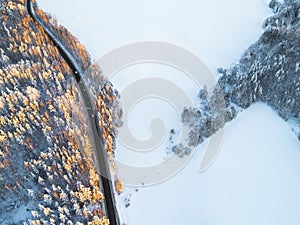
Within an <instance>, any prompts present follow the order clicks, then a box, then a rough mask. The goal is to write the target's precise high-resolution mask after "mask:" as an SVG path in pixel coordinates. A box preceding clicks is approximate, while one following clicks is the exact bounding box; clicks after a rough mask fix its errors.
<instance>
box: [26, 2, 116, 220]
mask: <svg viewBox="0 0 300 225" xmlns="http://www.w3.org/2000/svg"><path fill="white" fill-rule="evenodd" d="M25 8H26V10H27V13H28V14H29V15H30V17H31V18H32V19H33V20H34V21H36V22H37V23H38V24H39V25H40V26H41V27H42V28H43V29H44V31H45V33H46V34H47V35H48V36H49V38H50V39H51V40H52V41H53V43H54V45H55V46H56V47H57V48H58V50H59V53H60V54H61V56H62V57H63V59H64V60H65V61H66V62H67V63H68V65H69V66H70V68H71V69H72V71H73V74H74V76H75V78H76V81H77V82H78V85H79V88H80V91H81V93H82V96H83V100H84V103H85V105H86V108H87V112H88V118H89V120H90V124H91V127H92V135H93V140H94V143H95V149H96V158H97V161H98V164H99V169H100V171H99V172H100V174H99V175H100V180H101V182H102V188H103V194H104V196H105V207H106V209H105V212H106V215H107V217H108V219H109V221H110V224H111V225H120V221H119V216H118V212H117V209H116V204H115V197H114V189H113V184H112V181H111V180H112V179H111V178H112V177H111V174H110V170H109V165H108V161H107V154H106V150H105V148H104V146H103V144H102V142H101V135H100V129H99V127H98V125H97V124H98V122H97V121H99V118H98V114H97V113H95V112H94V111H93V109H94V107H93V104H92V102H91V99H90V96H89V93H88V91H87V86H86V84H85V82H84V80H83V79H82V77H83V74H84V71H82V70H81V68H80V67H79V66H78V65H77V63H76V61H75V59H74V57H73V56H72V54H71V53H70V52H69V51H68V50H66V48H65V47H64V45H63V44H62V43H61V42H60V41H59V40H58V39H57V38H56V36H55V35H54V34H53V33H52V32H51V31H50V29H49V28H47V27H45V26H44V25H43V23H42V22H41V21H40V19H39V18H38V16H37V15H36V13H35V10H34V8H33V4H32V2H31V0H26V1H25Z"/></svg>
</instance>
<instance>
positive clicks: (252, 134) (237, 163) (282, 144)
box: [126, 103, 300, 225]
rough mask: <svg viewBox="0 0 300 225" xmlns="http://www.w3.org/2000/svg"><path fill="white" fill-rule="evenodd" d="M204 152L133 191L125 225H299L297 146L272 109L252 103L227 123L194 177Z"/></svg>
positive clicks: (299, 149) (298, 151) (288, 130)
mask: <svg viewBox="0 0 300 225" xmlns="http://www.w3.org/2000/svg"><path fill="white" fill-rule="evenodd" d="M204 148H205V144H204V145H203V146H201V149H200V151H197V152H196V154H195V155H194V156H193V158H192V160H191V162H190V163H189V164H188V165H187V166H186V167H185V168H184V169H183V170H182V171H181V172H180V173H179V174H178V175H177V176H175V177H173V178H172V179H170V180H168V181H167V182H165V183H162V184H160V185H158V186H153V187H148V188H143V189H140V190H139V191H138V192H137V193H134V192H133V193H134V194H133V197H132V198H131V206H130V207H128V208H127V210H126V216H127V219H128V224H130V225H131V224H143V225H152V224H158V225H160V224H164V225H190V224H204V225H252V224H264V225H284V224H300V214H299V208H300V193H299V188H300V176H299V171H300V164H299V161H300V143H299V141H298V140H297V138H296V137H295V135H294V134H293V133H292V131H291V129H290V127H289V126H288V124H287V123H286V122H285V121H283V120H282V119H281V118H280V117H278V115H277V114H276V113H274V111H273V110H272V109H271V108H269V107H267V106H266V105H264V104H260V103H257V104H255V105H253V106H251V107H250V108H249V109H247V110H245V111H244V112H242V113H240V114H239V115H238V117H237V118H236V119H234V120H233V121H232V122H230V123H229V124H228V125H227V129H226V135H225V138H224V141H223V145H222V149H221V152H220V155H219V156H218V158H217V159H216V161H215V163H214V164H213V165H212V166H211V167H210V168H209V169H208V170H207V171H206V172H205V173H199V172H198V171H199V162H200V160H201V157H202V155H203V151H201V150H203V149H204Z"/></svg>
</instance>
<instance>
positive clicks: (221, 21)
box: [39, 0, 300, 225]
mask: <svg viewBox="0 0 300 225" xmlns="http://www.w3.org/2000/svg"><path fill="white" fill-rule="evenodd" d="M39 3H40V6H41V8H43V9H45V10H46V11H48V12H52V13H53V14H55V15H56V16H57V18H58V20H59V21H60V23H61V24H63V25H65V26H66V27H68V28H69V29H70V31H71V32H72V33H73V34H74V35H75V36H77V37H78V38H79V40H80V41H81V42H82V43H84V44H85V45H86V47H87V49H88V50H89V52H90V53H91V55H92V57H93V58H94V59H97V58H99V57H101V56H103V55H104V54H105V53H107V52H109V51H110V50H112V49H114V48H116V47H118V46H122V45H124V44H128V43H132V42H136V41H144V40H157V41H166V42H170V43H173V44H177V45H180V46H183V47H186V48H188V49H189V50H191V51H193V52H194V53H196V54H197V55H198V56H199V57H200V58H201V59H202V60H203V61H204V62H205V63H206V64H207V65H208V67H209V68H210V69H211V71H212V72H213V73H215V71H216V69H217V68H218V67H220V66H222V67H225V68H226V67H229V65H230V64H233V63H234V62H235V61H237V60H238V59H239V57H240V56H241V54H242V53H243V51H244V50H245V49H246V48H247V47H248V46H249V45H250V44H251V43H254V42H255V41H256V40H257V39H258V38H259V36H260V34H261V33H262V29H261V25H262V22H263V21H264V20H265V19H266V18H267V17H268V16H269V15H271V11H270V10H269V9H268V7H267V2H266V1H261V0H253V1H246V0H228V1H222V2H220V1H204V0H201V1H199V0H187V1H184V2H183V1H172V2H170V1H150V0H131V1H116V0H113V1H109V2H107V1H102V0H101V1H95V0H88V1H85V2H84V4H82V1H78V0H72V1H71V0H65V1H58V0H53V1H51V2H50V1H46V0H39ZM126 73H127V74H133V76H130V78H128V79H126V78H125V79H124V77H127V76H125V75H126ZM161 73H162V74H161ZM150 75H151V76H155V75H158V76H163V77H165V78H168V79H170V80H175V81H177V82H178V85H182V88H183V89H185V90H186V91H187V93H188V94H189V95H190V96H191V98H194V97H195V95H196V92H197V89H196V88H195V86H192V84H190V83H189V82H188V81H185V82H183V81H184V77H182V74H181V78H180V74H177V73H176V72H174V71H172V69H166V68H161V67H160V66H157V65H156V66H151V65H150V66H149V65H147V66H143V67H142V68H141V67H140V66H134V67H131V68H128V69H127V70H125V71H122V72H120V73H119V74H117V75H116V76H115V78H114V79H113V83H114V85H115V86H116V87H117V88H118V89H119V90H120V91H122V89H124V88H125V87H126V85H128V84H129V83H130V82H133V81H134V80H138V79H141V78H143V77H147V76H150ZM177 77H178V78H177ZM149 101H150V102H149ZM149 101H148V102H144V103H140V105H137V107H136V108H135V109H134V110H133V111H132V115H131V118H132V119H131V121H132V122H130V123H129V125H130V128H131V130H132V132H133V134H135V135H136V136H137V137H138V138H141V139H143V138H146V137H147V135H149V132H148V133H147V131H148V130H147V129H148V125H149V121H151V119H153V117H154V116H156V117H160V118H162V120H164V121H166V125H167V129H171V128H178V127H179V123H178V121H179V117H178V115H177V114H176V112H175V111H172V108H170V106H165V105H164V103H159V102H157V101H155V100H152V101H151V100H149ZM156 106H159V107H160V109H161V110H159V111H153V110H151V109H154V108H157V107H156ZM166 112H168V113H166ZM171 113H172V114H171ZM174 126H175V127H174ZM165 144H166V143H163V145H162V147H161V149H159V150H158V151H157V152H156V153H154V154H152V155H148V157H147V158H143V157H139V156H133V153H130V152H129V151H127V152H126V150H125V149H122V148H121V147H120V145H118V150H117V151H118V152H117V154H118V157H119V160H124V161H126V162H127V163H131V164H133V163H137V164H139V163H142V164H145V163H148V164H151V163H154V162H157V161H160V160H162V157H163V156H164V155H163V151H164V150H165V149H164V146H165ZM204 148H205V144H203V145H202V146H200V148H199V149H198V151H197V152H196V154H195V155H194V157H193V159H192V161H191V162H190V163H189V164H188V166H187V167H186V168H185V169H184V170H183V171H181V172H180V173H179V174H178V175H177V176H176V177H174V178H172V179H170V180H169V181H167V182H166V183H163V184H161V185H158V186H153V187H150V188H143V189H140V190H139V191H138V192H135V191H130V190H129V191H128V193H127V194H130V193H131V194H132V197H131V200H130V202H131V205H130V207H128V208H126V209H125V213H124V215H125V216H126V217H127V220H128V224H129V225H136V224H137V225H140V224H143V225H148V224H149V225H150V224H157V225H159V224H172V225H173V224H174V225H190V224H200V223H201V224H204V225H205V224H207V225H218V224H219V225H227V224H228V225H235V224H236V225H248V224H249V225H250V224H251V225H252V224H265V225H268V224H270V225H277V224H278V225H279V224H280V225H283V224H300V216H299V213H298V212H297V209H299V205H300V201H299V200H300V195H299V193H298V191H297V190H299V188H300V178H299V174H298V173H299V163H298V162H299V161H300V152H299V149H300V144H299V142H298V141H297V140H296V138H295V136H294V134H293V133H292V131H291V130H290V128H289V126H288V125H287V124H286V123H285V122H284V121H283V120H282V119H281V118H280V117H279V116H277V115H276V114H275V113H274V112H273V111H272V110H271V109H270V108H268V107H267V106H265V105H263V104H255V105H254V106H252V107H251V108H249V109H247V110H246V111H244V112H243V113H241V114H240V115H239V116H238V117H237V119H235V120H234V121H232V122H231V123H230V124H228V126H227V129H226V136H225V138H224V143H223V145H222V148H221V154H220V155H219V157H218V158H217V160H216V162H215V163H214V164H213V166H212V167H211V168H210V169H209V170H208V171H207V172H205V173H198V172H197V171H198V168H199V164H200V160H201V157H202V155H203V152H204V151H203V149H204ZM138 160H139V161H138ZM187 193H188V196H187V195H186V194H187ZM141 221H142V223H141Z"/></svg>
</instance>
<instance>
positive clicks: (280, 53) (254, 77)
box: [173, 0, 300, 153]
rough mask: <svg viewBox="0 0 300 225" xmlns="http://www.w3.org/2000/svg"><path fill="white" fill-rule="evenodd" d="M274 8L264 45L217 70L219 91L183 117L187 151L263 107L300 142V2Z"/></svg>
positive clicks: (202, 95) (205, 94)
mask: <svg viewBox="0 0 300 225" xmlns="http://www.w3.org/2000/svg"><path fill="white" fill-rule="evenodd" d="M270 7H271V8H272V9H273V12H274V15H273V16H271V17H270V18H268V19H267V20H266V21H265V22H264V24H263V27H264V33H263V34H262V36H261V37H260V38H259V40H258V41H257V42H256V43H254V44H253V45H251V46H250V47H249V48H248V49H247V50H246V51H245V52H244V54H243V55H242V57H241V59H240V61H239V62H238V63H237V64H236V65H234V66H233V67H232V68H229V69H223V68H220V69H219V70H218V72H219V73H220V74H221V76H220V78H219V80H218V83H217V84H216V85H215V87H213V88H212V89H211V90H207V89H206V88H204V89H203V90H200V92H199V96H198V97H199V102H198V104H199V107H197V108H189V109H185V110H184V111H183V113H182V122H183V124H184V125H185V126H187V127H188V128H189V130H190V132H189V136H188V137H187V138H188V146H196V145H198V144H199V143H201V142H203V140H204V139H205V138H206V137H209V136H211V135H212V134H214V133H215V132H216V131H217V130H218V129H220V128H221V127H223V126H224V124H225V122H227V121H230V120H232V119H233V118H235V116H236V115H237V113H238V112H240V111H241V110H243V109H245V108H247V107H249V106H250V105H251V104H253V103H255V102H258V101H260V102H265V103H267V104H268V105H269V106H271V107H272V108H273V109H274V110H275V111H276V112H278V114H279V115H280V116H281V117H282V118H283V119H284V120H286V121H288V122H289V124H290V125H291V127H292V129H293V131H294V132H295V134H296V135H297V136H298V138H299V140H300V104H299V103H300V60H299V59H300V1H299V0H285V1H284V2H283V3H280V2H279V1H276V0H272V1H271V2H270ZM173 149H178V147H174V148H173ZM177 151H178V150H177ZM175 153H176V152H175Z"/></svg>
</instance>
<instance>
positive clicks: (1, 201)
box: [0, 0, 122, 225]
mask: <svg viewBox="0 0 300 225" xmlns="http://www.w3.org/2000/svg"><path fill="white" fill-rule="evenodd" d="M38 14H39V16H40V17H41V18H42V19H43V20H44V21H45V23H47V24H48V23H49V22H51V21H54V19H53V18H50V17H49V16H47V15H45V14H44V13H43V12H42V11H41V10H39V11H38ZM0 15H1V16H0V33H1V39H0V224H4V225H5V224H70V225H71V224H74V225H75V224H76V225H80V224H91V225H93V224H97V225H99V224H102V225H106V224H109V221H108V220H107V219H106V217H105V211H103V209H104V207H103V201H105V199H104V196H103V194H102V190H101V182H100V180H99V173H98V172H99V171H98V170H97V166H96V165H95V161H94V159H95V155H94V153H95V151H94V149H93V148H94V145H93V140H92V139H91V137H92V135H91V130H90V127H89V126H88V124H89V121H88V119H87V117H86V113H85V110H86V109H85V106H84V103H83V101H82V96H81V92H80V90H79V88H78V85H77V82H76V80H75V77H74V74H72V70H71V69H70V68H69V66H68V64H67V63H66V62H65V61H64V60H63V58H62V57H61V56H60V54H59V52H58V50H57V48H56V47H55V46H54V45H53V44H52V43H51V41H50V39H49V38H48V36H47V35H46V34H45V33H44V31H43V29H42V28H41V27H40V26H38V24H36V23H35V22H34V21H33V20H32V19H31V18H30V16H29V15H27V12H26V10H25V8H24V0H0ZM49 26H52V27H51V29H53V30H54V31H55V32H56V34H57V35H58V36H59V38H60V39H61V40H62V41H63V43H64V44H65V45H66V47H67V48H68V49H69V50H70V52H72V54H73V55H74V58H76V60H77V62H78V63H79V65H80V66H81V67H82V69H83V70H85V69H87V68H88V67H89V66H90V70H91V73H87V74H86V75H87V77H85V79H86V80H87V82H88V84H89V87H90V89H91V98H92V102H93V103H94V104H95V105H94V107H95V109H96V110H97V112H98V115H99V118H100V121H98V122H99V125H100V126H101V131H102V138H103V143H104V145H105V147H106V149H107V151H108V153H109V155H110V162H111V166H112V167H114V166H115V165H114V141H115V139H114V136H115V134H116V125H118V124H115V123H114V121H117V122H116V123H119V124H120V122H118V121H119V117H120V116H121V111H120V108H119V107H118V106H117V102H118V100H117V99H118V95H117V93H116V92H115V91H114V89H113V87H112V85H111V84H110V83H109V82H108V81H107V80H106V79H105V78H104V77H103V75H102V74H101V71H100V69H99V68H98V67H97V66H94V65H92V64H91V62H90V57H89V55H88V53H87V52H86V51H85V49H84V47H83V46H82V45H81V44H80V43H79V42H78V41H77V40H76V39H75V38H74V37H73V36H72V35H71V34H70V33H69V32H67V30H66V29H65V28H63V27H58V26H57V25H56V23H55V22H53V23H52V25H49ZM115 184H116V188H117V190H118V191H121V189H122V184H121V182H120V181H119V180H118V179H117V178H116V181H115Z"/></svg>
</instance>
